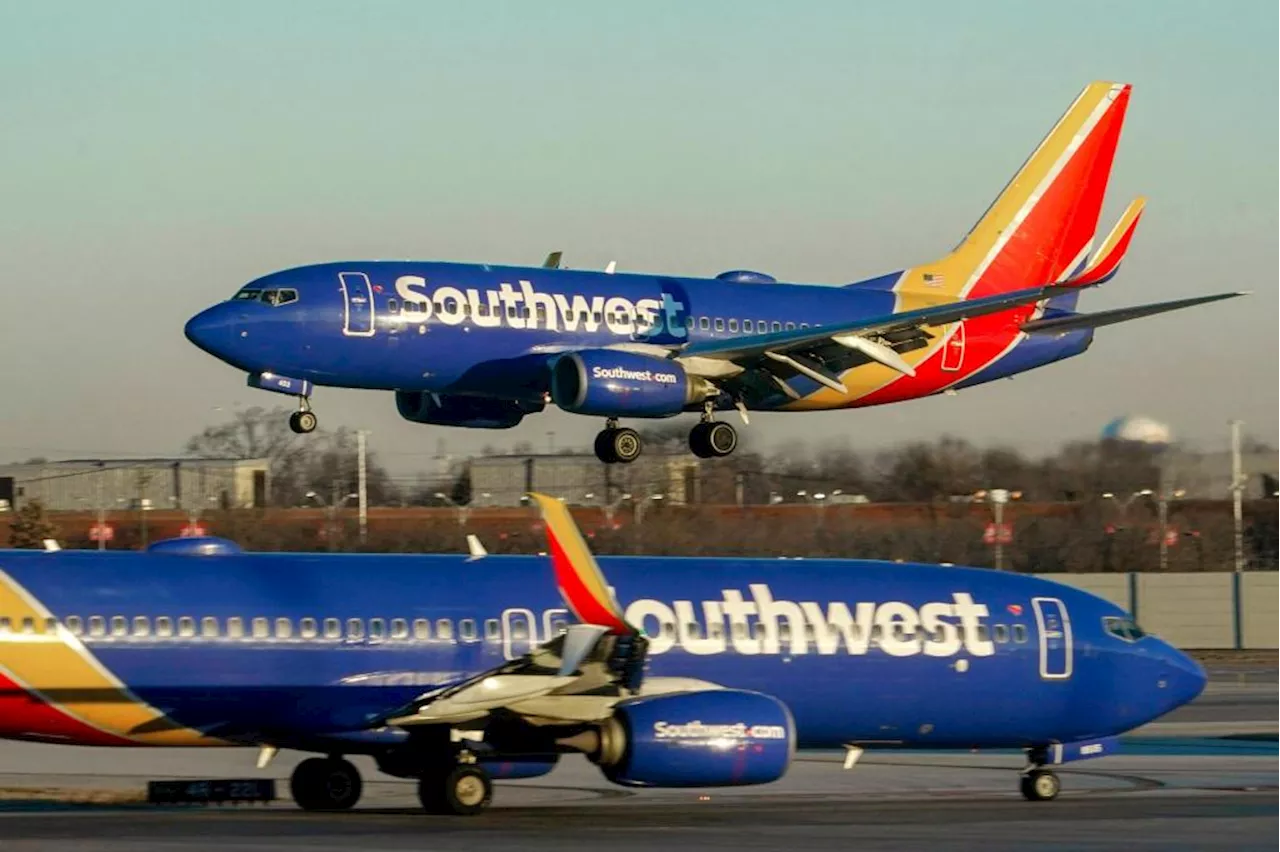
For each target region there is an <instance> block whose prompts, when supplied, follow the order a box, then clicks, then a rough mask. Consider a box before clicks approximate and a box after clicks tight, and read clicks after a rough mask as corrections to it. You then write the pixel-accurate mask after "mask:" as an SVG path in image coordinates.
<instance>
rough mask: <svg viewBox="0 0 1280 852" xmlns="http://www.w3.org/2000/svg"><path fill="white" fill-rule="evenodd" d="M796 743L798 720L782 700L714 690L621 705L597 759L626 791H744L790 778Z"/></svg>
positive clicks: (602, 732) (602, 737)
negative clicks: (709, 789) (740, 787)
mask: <svg viewBox="0 0 1280 852" xmlns="http://www.w3.org/2000/svg"><path fill="white" fill-rule="evenodd" d="M795 744H796V727H795V721H794V720H793V719H792V718H791V711H790V710H788V709H787V706H786V705H785V704H783V703H782V702H781V701H779V700H778V699H776V698H774V697H773V696H770V695H764V694H763V693H759V692H746V691H743V690H736V689H723V690H720V689H716V690H705V691H702V692H680V693H674V694H671V695H655V696H652V697H649V698H634V699H631V700H629V701H624V702H622V703H621V704H619V705H618V706H617V708H616V710H615V713H614V716H613V717H612V718H611V719H610V720H609V722H608V723H606V724H605V726H604V727H603V728H601V730H600V740H599V748H598V751H597V752H596V754H595V755H593V758H594V759H595V760H596V762H598V763H599V764H600V765H601V767H602V768H603V769H604V773H605V777H607V778H608V779H609V780H610V781H613V782H614V783H615V784H622V785H624V786H627V787H738V786H743V785H747V784H768V783H769V782H770V781H777V780H778V779H779V778H781V777H782V776H783V775H785V774H786V771H787V767H788V766H789V765H790V764H791V758H792V756H793V755H794V754H795Z"/></svg>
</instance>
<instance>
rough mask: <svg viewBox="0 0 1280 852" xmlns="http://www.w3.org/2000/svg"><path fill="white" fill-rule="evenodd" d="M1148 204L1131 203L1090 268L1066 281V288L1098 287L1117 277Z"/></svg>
mask: <svg viewBox="0 0 1280 852" xmlns="http://www.w3.org/2000/svg"><path fill="white" fill-rule="evenodd" d="M1146 204H1147V199H1145V198H1135V199H1134V200H1133V201H1132V202H1130V204H1129V206H1128V207H1127V208H1125V211H1124V215H1123V216H1121V217H1120V221H1118V222H1116V225H1115V227H1114V228H1112V229H1111V233H1109V234H1107V238H1106V239H1105V240H1103V241H1102V247H1101V248H1099V249H1098V251H1097V252H1095V253H1094V255H1093V257H1092V259H1090V261H1089V264H1088V266H1086V267H1085V268H1084V269H1082V270H1081V271H1080V274H1078V275H1076V276H1074V277H1072V278H1071V279H1070V280H1068V281H1066V282H1065V286H1067V287H1096V286H1097V285H1099V284H1102V283H1105V282H1107V281H1110V280H1111V279H1112V278H1113V277H1115V274H1116V272H1117V271H1118V270H1119V269H1120V261H1122V260H1124V255H1125V252H1127V251H1128V250H1129V242H1130V240H1132V239H1133V232H1134V231H1135V230H1136V229H1137V227H1138V220H1139V219H1141V218H1142V211H1143V209H1144V208H1145V207H1146Z"/></svg>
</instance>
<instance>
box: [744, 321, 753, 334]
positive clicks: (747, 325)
mask: <svg viewBox="0 0 1280 852" xmlns="http://www.w3.org/2000/svg"><path fill="white" fill-rule="evenodd" d="M742 330H743V331H745V332H746V333H747V334H750V333H751V330H752V326H751V320H743V321H742Z"/></svg>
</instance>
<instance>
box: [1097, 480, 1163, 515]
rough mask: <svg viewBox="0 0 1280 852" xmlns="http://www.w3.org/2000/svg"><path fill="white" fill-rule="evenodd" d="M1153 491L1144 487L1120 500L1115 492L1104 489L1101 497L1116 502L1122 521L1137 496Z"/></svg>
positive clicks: (1146, 495) (1147, 495)
mask: <svg viewBox="0 0 1280 852" xmlns="http://www.w3.org/2000/svg"><path fill="white" fill-rule="evenodd" d="M1154 493H1155V492H1154V491H1152V490H1151V489H1150V488H1144V489H1142V490H1141V491H1135V492H1133V493H1132V494H1130V495H1129V496H1128V497H1125V498H1124V499H1123V500H1121V499H1120V498H1119V497H1117V496H1116V495H1115V494H1113V493H1111V492H1110V491H1104V492H1102V499H1103V500H1110V501H1112V502H1113V503H1115V504H1116V508H1117V510H1118V512H1119V515H1120V521H1121V523H1123V522H1124V521H1125V519H1126V517H1127V516H1128V514H1129V507H1130V506H1132V505H1133V501H1134V500H1137V499H1138V498H1139V497H1150V496H1151V495H1152V494H1154Z"/></svg>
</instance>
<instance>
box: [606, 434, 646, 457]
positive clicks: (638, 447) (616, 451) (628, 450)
mask: <svg viewBox="0 0 1280 852" xmlns="http://www.w3.org/2000/svg"><path fill="white" fill-rule="evenodd" d="M612 432H613V434H612V435H610V436H609V437H610V443H611V445H612V447H611V449H612V451H613V457H614V459H616V460H617V461H618V462H619V463H620V464H631V463H632V462H633V461H635V460H636V459H638V458H640V453H641V451H642V450H644V445H643V444H642V443H641V441H640V433H639V432H637V431H636V430H635V429H626V428H623V429H613V430H612Z"/></svg>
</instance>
